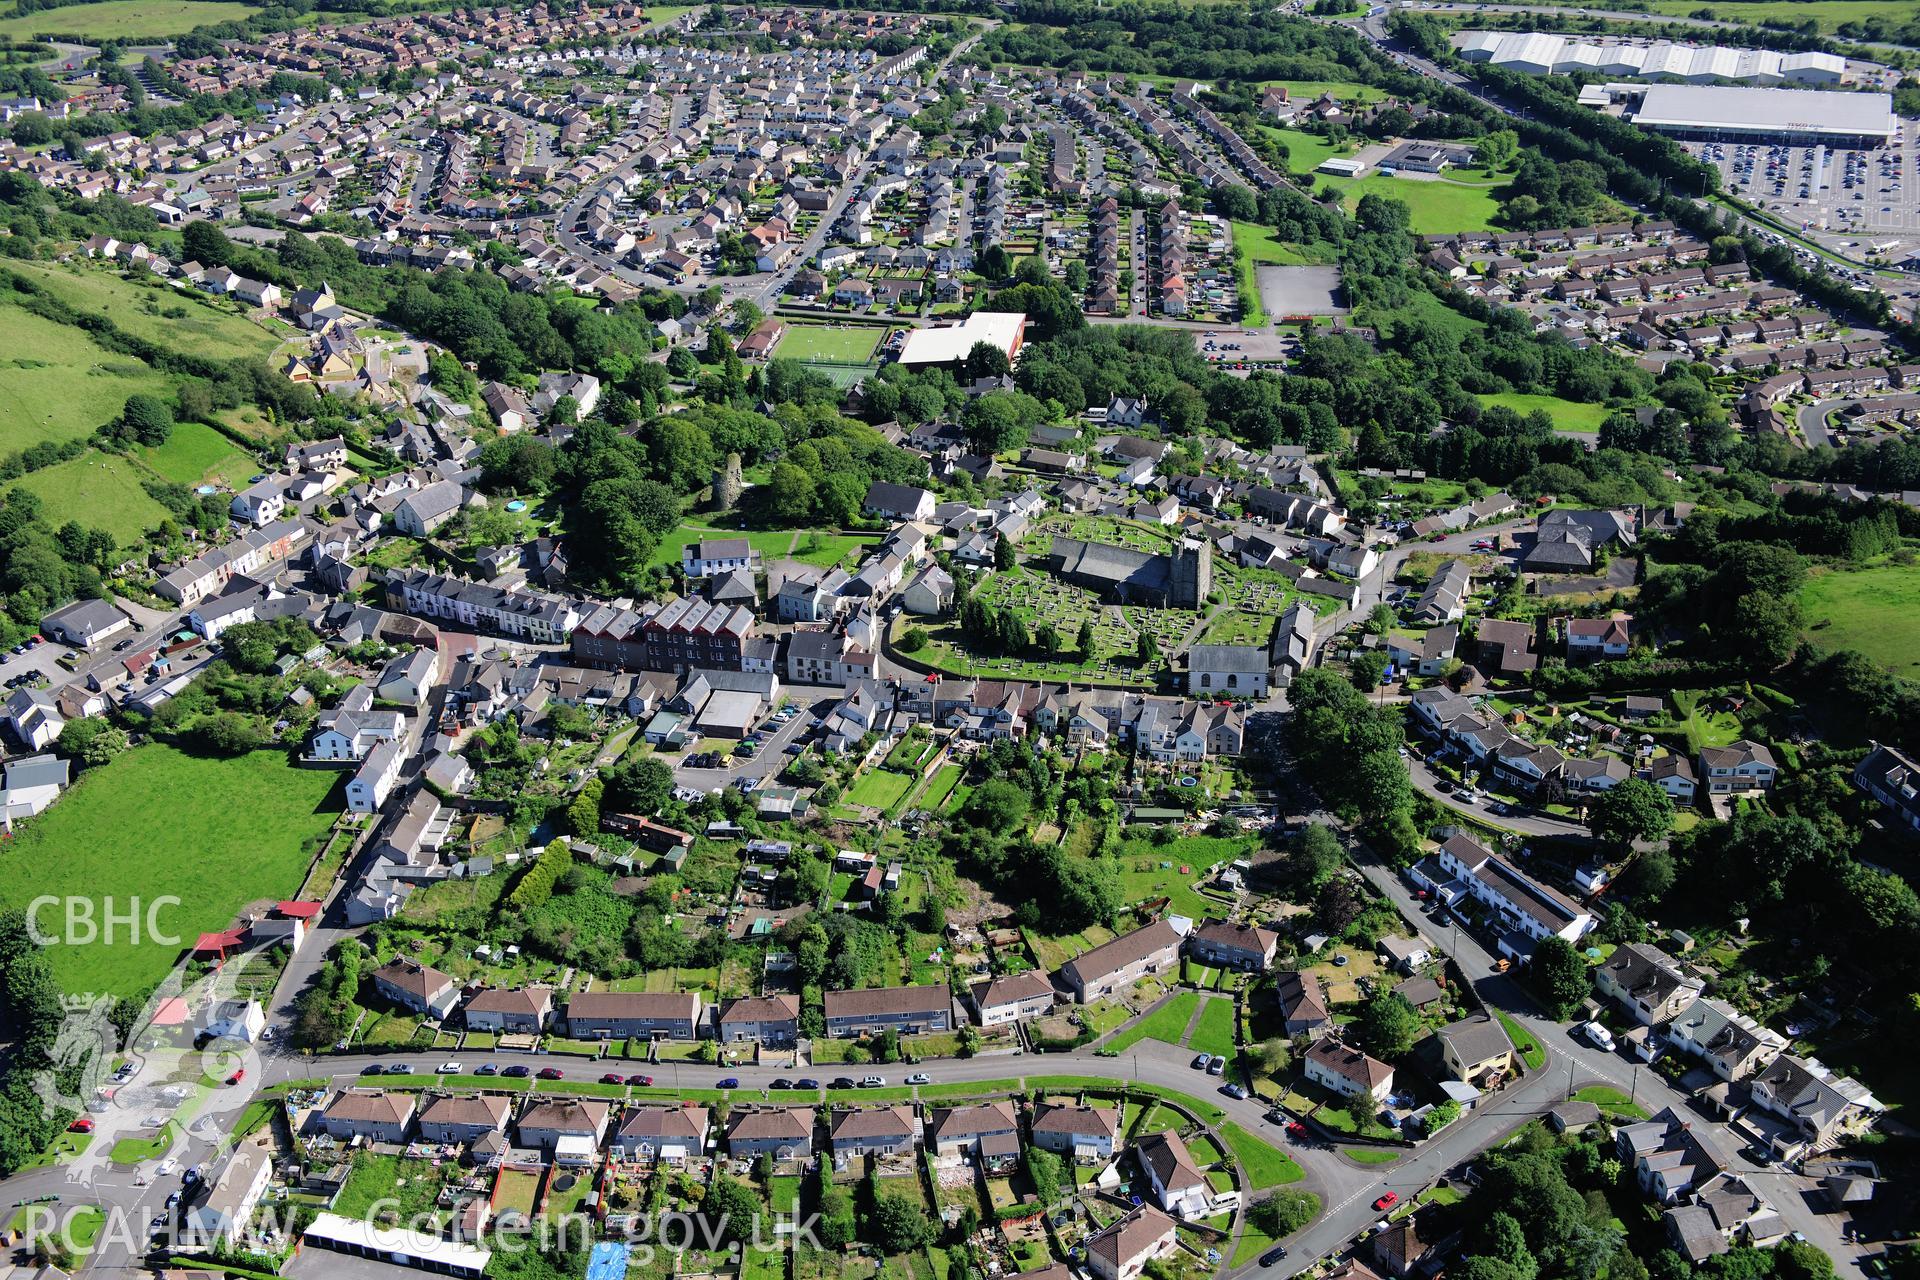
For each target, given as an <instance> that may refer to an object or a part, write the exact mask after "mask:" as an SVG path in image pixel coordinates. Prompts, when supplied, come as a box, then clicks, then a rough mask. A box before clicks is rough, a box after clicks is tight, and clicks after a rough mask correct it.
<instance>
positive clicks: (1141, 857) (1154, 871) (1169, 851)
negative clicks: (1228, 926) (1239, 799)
mask: <svg viewBox="0 0 1920 1280" xmlns="http://www.w3.org/2000/svg"><path fill="white" fill-rule="evenodd" d="M1251 848H1252V845H1251V844H1250V842H1248V841H1246V840H1242V839H1236V838H1234V837H1232V836H1188V837H1185V838H1183V839H1179V840H1174V841H1171V842H1169V843H1167V844H1163V845H1162V844H1154V843H1153V842H1152V841H1150V840H1144V839H1135V840H1127V841H1125V842H1124V843H1122V844H1121V846H1120V857H1121V859H1122V862H1123V865H1122V868H1121V872H1120V894H1121V897H1122V898H1123V899H1124V900H1125V901H1126V902H1127V903H1129V904H1131V903H1135V902H1144V901H1147V900H1148V899H1151V898H1171V899H1172V900H1173V906H1172V909H1173V910H1174V911H1175V912H1177V913H1179V914H1180V915H1183V916H1191V917H1193V918H1194V919H1203V918H1205V917H1206V916H1208V915H1210V914H1211V915H1217V914H1219V912H1220V907H1219V904H1218V903H1216V902H1214V901H1213V900H1212V899H1210V898H1206V897H1203V896H1202V895H1200V894H1199V893H1196V892H1195V891H1194V888H1193V884H1194V882H1195V881H1196V880H1199V879H1201V878H1202V877H1204V876H1205V875H1206V874H1207V873H1208V871H1210V870H1211V869H1212V868H1214V867H1216V866H1218V865H1219V864H1221V863H1222V862H1228V861H1231V860H1232V859H1234V858H1238V857H1242V856H1249V855H1248V852H1247V851H1248V850H1249V849H1251ZM1182 867H1184V868H1186V870H1184V871H1182V870H1181V868H1182Z"/></svg>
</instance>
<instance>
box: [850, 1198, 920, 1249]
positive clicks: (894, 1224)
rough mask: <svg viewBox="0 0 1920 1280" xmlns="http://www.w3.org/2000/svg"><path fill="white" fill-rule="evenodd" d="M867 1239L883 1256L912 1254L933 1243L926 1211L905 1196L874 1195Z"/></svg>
mask: <svg viewBox="0 0 1920 1280" xmlns="http://www.w3.org/2000/svg"><path fill="white" fill-rule="evenodd" d="M866 1234H867V1239H868V1240H869V1241H870V1242H872V1243H873V1244H876V1245H878V1246H879V1247H880V1249H881V1251H882V1252H884V1253H911V1252H912V1251H913V1250H915V1249H919V1248H923V1247H925V1246H926V1245H929V1244H932V1243H933V1237H934V1230H933V1223H931V1222H929V1221H928V1220H927V1211H926V1210H925V1209H923V1208H921V1207H920V1206H919V1205H918V1204H917V1203H915V1202H914V1201H911V1200H908V1199H907V1198H906V1197H904V1196H896V1195H886V1194H882V1195H876V1196H875V1197H874V1198H873V1209H872V1211H871V1212H869V1213H868V1214H867V1232H866Z"/></svg>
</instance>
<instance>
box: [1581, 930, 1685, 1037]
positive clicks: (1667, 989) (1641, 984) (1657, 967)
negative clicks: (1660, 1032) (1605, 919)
mask: <svg viewBox="0 0 1920 1280" xmlns="http://www.w3.org/2000/svg"><path fill="white" fill-rule="evenodd" d="M1593 985H1594V988H1595V990H1597V991H1599V993H1600V994H1601V995H1603V996H1606V997H1607V998H1608V999H1610V1000H1613V1001H1615V1002H1616V1003H1617V1004H1619V1005H1620V1007H1621V1008H1623V1009H1625V1010H1626V1012H1627V1014H1628V1016H1630V1017H1631V1018H1633V1020H1634V1021H1635V1022H1638V1023H1640V1024H1641V1025H1642V1026H1657V1025H1659V1024H1660V1023H1663V1022H1667V1021H1669V1020H1671V1019H1672V1018H1675V1017H1677V1016H1678V1015H1680V1014H1681V1013H1683V1012H1685V1011H1686V1009H1687V1007H1688V1006H1689V1005H1691V1004H1692V1003H1693V1002H1694V1001H1695V1000H1698V999H1699V998H1700V996H1701V994H1702V993H1703V992H1704V991H1705V990H1706V984H1705V983H1704V982H1702V981H1701V980H1700V979H1699V978H1696V977H1694V976H1693V975H1691V974H1689V973H1687V972H1685V971H1684V970H1682V969H1681V967H1680V962H1679V961H1677V960H1675V959H1674V958H1673V957H1672V956H1670V955H1668V954H1667V953H1666V952H1664V951H1662V950H1661V949H1660V948H1658V947H1655V946H1650V945H1648V944H1646V943H1640V942H1628V943H1623V944H1622V945H1621V946H1620V947H1619V948H1618V949H1617V950H1615V951H1614V953H1613V954H1612V955H1610V956H1608V957H1607V958H1606V960H1604V961H1602V962H1601V964H1600V965H1599V966H1598V967H1597V968H1595V969H1594V971H1593Z"/></svg>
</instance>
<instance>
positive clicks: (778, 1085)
mask: <svg viewBox="0 0 1920 1280" xmlns="http://www.w3.org/2000/svg"><path fill="white" fill-rule="evenodd" d="M767 1088H769V1089H791V1088H793V1081H791V1080H789V1079H787V1078H786V1077H785V1076H776V1077H775V1078H774V1081H773V1083H772V1084H770V1085H768V1086H767Z"/></svg>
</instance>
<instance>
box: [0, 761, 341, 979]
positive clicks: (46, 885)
mask: <svg viewBox="0 0 1920 1280" xmlns="http://www.w3.org/2000/svg"><path fill="white" fill-rule="evenodd" d="M339 779H340V775H339V774H338V773H335V772H332V771H328V770H313V769H295V768H293V767H291V766H290V765H289V764H288V763H287V758H286V756H285V755H284V754H282V753H280V752H277V751H256V752H253V753H251V754H249V755H245V756H239V757H236V758H233V759H225V760H222V759H212V758H207V757H201V756H190V755H187V754H186V753H185V752H182V751H179V750H176V749H175V748H173V747H170V746H164V745H160V744H150V745H147V746H143V747H139V748H136V749H135V750H133V751H130V752H128V753H127V754H125V755H123V756H121V757H120V758H119V759H117V760H115V761H113V763H111V764H108V765H105V766H103V767H101V768H99V769H93V770H89V771H87V772H86V773H84V774H81V775H80V777H79V779H78V780H77V781H76V782H75V783H74V785H73V787H72V788H71V789H70V790H69V791H68V792H67V794H66V795H64V796H62V797H61V798H60V800H59V802H58V803H57V804H55V805H54V806H53V807H52V808H51V809H48V810H47V811H46V812H45V813H44V814H42V815H41V816H39V817H38V818H35V819H32V820H31V821H29V822H28V823H26V824H25V825H24V826H23V828H22V829H21V831H20V832H19V833H18V834H17V835H15V836H14V839H13V847H12V849H11V850H9V853H8V874H7V876H6V879H5V882H4V884H0V902H5V903H7V904H9V905H13V906H24V905H26V903H28V902H29V901H31V900H32V899H33V898H35V897H37V896H39V895H41V894H53V895H55V896H59V897H65V896H67V895H74V896H80V897H96V898H97V897H103V896H105V895H108V894H111V895H112V896H113V897H115V898H117V899H119V900H121V901H122V902H125V901H127V900H129V899H133V898H139V899H141V900H143V901H145V902H149V903H151V902H153V901H154V900H155V899H157V898H161V897H163V896H167V895H172V896H174V897H177V898H178V899H180V905H179V906H177V907H173V908H172V909H170V910H169V909H166V908H161V909H160V910H159V911H158V913H157V915H156V917H155V922H156V923H157V924H159V925H160V926H161V927H162V928H163V929H164V930H165V931H166V932H167V933H169V934H171V935H175V940H173V941H168V942H159V941H155V940H153V939H151V938H149V937H147V936H146V934H145V933H144V932H143V933H142V935H141V938H140V941H139V944H138V945H120V946H111V947H108V946H92V947H86V946H63V947H56V948H52V949H50V950H49V951H48V953H47V954H48V960H49V961H50V963H51V964H52V966H53V973H54V977H55V978H57V979H58V980H59V981H60V985H61V986H62V987H64V988H65V989H66V990H68V991H111V992H120V993H132V992H136V991H140V990H143V989H145V988H146V987H148V986H149V985H151V984H152V983H154V982H157V981H159V979H160V978H161V977H163V976H164V975H165V974H166V972H167V970H168V968H169V967H170V966H171V965H172V963H173V961H174V959H175V957H176V956H177V955H178V954H179V951H180V948H181V946H183V945H185V943H186V942H189V941H191V940H192V939H193V938H194V937H195V936H197V935H198V934H200V933H202V932H205V931H210V930H215V929H223V928H225V927H227V926H228V925H229V924H231V923H232V922H233V916H234V913H235V912H236V911H238V910H239V909H240V908H241V907H242V906H244V905H246V904H247V903H249V902H253V901H257V900H258V899H261V898H276V899H277V898H284V897H287V896H288V895H290V894H291V893H293V891H294V890H295V889H297V888H298V887H299V884H300V878H301V876H302V874H303V873H304V872H305V871H306V868H307V863H308V862H309V861H310V860H311V858H312V856H313V844H314V839H315V838H316V837H317V836H319V835H320V834H321V833H322V832H324V831H325V830H326V829H327V827H328V825H329V824H331V823H332V821H333V818H334V816H335V814H336V813H337V812H338V809H339V800H338V798H337V796H336V795H335V794H334V793H335V791H336V788H337V787H338V784H339Z"/></svg>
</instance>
